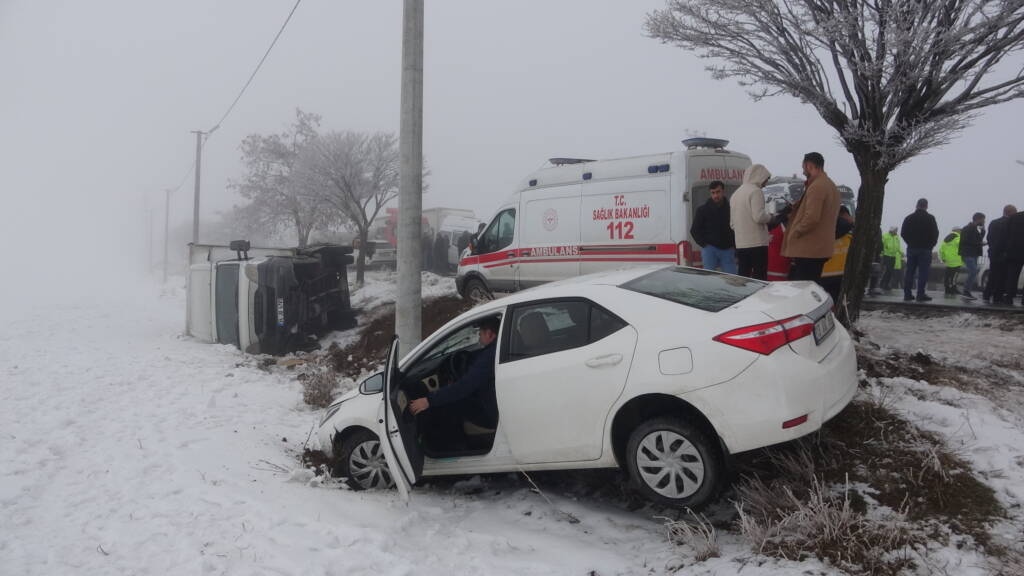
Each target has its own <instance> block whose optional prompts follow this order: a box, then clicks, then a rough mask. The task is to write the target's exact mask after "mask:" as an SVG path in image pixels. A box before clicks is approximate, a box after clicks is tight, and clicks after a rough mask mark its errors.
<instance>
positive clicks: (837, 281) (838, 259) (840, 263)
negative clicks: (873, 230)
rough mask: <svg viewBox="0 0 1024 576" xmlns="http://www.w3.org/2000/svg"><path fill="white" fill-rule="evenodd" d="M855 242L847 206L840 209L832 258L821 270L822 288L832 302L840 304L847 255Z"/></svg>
mask: <svg viewBox="0 0 1024 576" xmlns="http://www.w3.org/2000/svg"><path fill="white" fill-rule="evenodd" d="M851 241H853V216H852V215H851V214H850V210H849V209H848V208H847V207H846V206H841V207H840V208H839V218H838V219H837V220H836V242H835V244H834V245H833V248H832V258H829V260H828V261H827V262H825V266H824V267H823V268H822V269H821V281H820V282H819V284H821V287H822V288H824V289H825V291H826V292H828V294H829V296H831V297H832V302H833V303H835V304H836V305H838V304H839V292H840V290H841V289H842V287H843V271H844V270H846V255H847V253H849V252H850V242H851Z"/></svg>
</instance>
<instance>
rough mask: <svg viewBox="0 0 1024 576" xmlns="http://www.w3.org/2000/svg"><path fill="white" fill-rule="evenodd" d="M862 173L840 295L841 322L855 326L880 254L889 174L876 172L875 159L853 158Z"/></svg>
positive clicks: (880, 171)
mask: <svg viewBox="0 0 1024 576" xmlns="http://www.w3.org/2000/svg"><path fill="white" fill-rule="evenodd" d="M854 159H855V160H856V162H857V167H858V168H859V172H860V188H859V189H858V191H857V214H856V216H855V221H854V226H853V241H852V242H851V243H850V251H849V253H848V254H847V255H846V269H845V270H844V271H843V289H842V291H841V292H840V294H839V303H838V311H839V321H840V322H842V323H843V324H844V325H846V326H850V325H852V324H853V323H854V322H856V321H857V318H859V317H860V305H861V301H862V300H863V298H864V290H865V288H866V287H867V285H868V280H869V279H870V277H871V263H872V262H874V261H875V257H876V256H877V255H878V253H879V251H880V250H881V246H880V245H879V242H880V240H881V237H882V202H883V200H884V199H885V184H886V183H887V182H888V181H889V171H888V170H884V169H879V168H877V167H876V166H877V163H876V160H875V159H874V158H871V157H868V158H864V157H861V156H858V155H857V154H854Z"/></svg>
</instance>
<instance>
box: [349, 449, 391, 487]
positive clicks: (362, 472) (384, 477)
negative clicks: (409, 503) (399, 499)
mask: <svg viewBox="0 0 1024 576" xmlns="http://www.w3.org/2000/svg"><path fill="white" fill-rule="evenodd" d="M348 474H349V478H351V479H352V480H354V481H355V482H356V483H358V484H359V485H360V486H362V487H363V488H366V489H368V490H371V489H384V488H390V487H391V471H390V470H388V463H387V462H386V461H385V460H384V451H383V450H381V448H380V441H379V440H367V441H365V442H363V443H361V444H359V445H357V446H356V447H355V449H353V450H352V453H351V454H349V457H348Z"/></svg>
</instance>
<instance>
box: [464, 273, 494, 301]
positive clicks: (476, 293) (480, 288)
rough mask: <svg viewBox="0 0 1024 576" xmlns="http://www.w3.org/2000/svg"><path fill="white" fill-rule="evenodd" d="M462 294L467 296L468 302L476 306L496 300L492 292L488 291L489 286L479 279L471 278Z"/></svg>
mask: <svg viewBox="0 0 1024 576" xmlns="http://www.w3.org/2000/svg"><path fill="white" fill-rule="evenodd" d="M462 293H463V294H465V295H466V299H467V300H469V301H470V302H473V303H476V304H479V303H480V302H488V301H490V300H494V296H493V295H492V294H491V291H490V290H488V289H487V285H486V284H484V282H483V280H480V279H479V278H470V279H469V280H467V281H466V287H465V288H464V289H463V290H462Z"/></svg>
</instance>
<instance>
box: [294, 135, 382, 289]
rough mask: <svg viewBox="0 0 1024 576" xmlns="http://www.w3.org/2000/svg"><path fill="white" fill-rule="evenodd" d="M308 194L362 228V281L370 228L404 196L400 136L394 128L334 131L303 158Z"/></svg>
mask: <svg viewBox="0 0 1024 576" xmlns="http://www.w3.org/2000/svg"><path fill="white" fill-rule="evenodd" d="M301 166H302V173H303V181H304V184H303V186H304V189H305V193H306V194H307V197H309V198H311V199H313V200H314V201H316V202H320V203H322V205H323V206H324V208H325V209H329V210H325V211H330V212H333V213H334V215H335V216H336V217H337V218H338V220H339V221H341V222H343V223H344V224H345V225H346V226H348V227H349V228H351V229H352V230H353V231H355V232H356V234H357V236H358V238H359V246H360V248H361V249H360V250H359V255H358V257H357V259H356V282H357V283H359V284H362V282H363V276H364V271H365V269H366V252H367V251H366V247H367V242H368V240H369V233H370V227H371V226H372V225H373V222H374V221H375V220H376V219H377V216H378V215H379V214H380V212H381V210H383V208H384V205H386V204H387V203H388V202H391V201H392V200H394V199H395V198H396V197H397V196H398V138H397V137H396V136H395V135H394V134H392V133H389V132H377V133H374V134H367V133H364V132H328V133H327V134H324V135H323V136H321V137H319V138H317V139H316V141H315V142H313V143H312V145H311V146H309V148H308V149H307V150H306V152H305V153H304V154H303V157H302V160H301Z"/></svg>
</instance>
